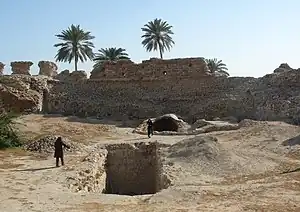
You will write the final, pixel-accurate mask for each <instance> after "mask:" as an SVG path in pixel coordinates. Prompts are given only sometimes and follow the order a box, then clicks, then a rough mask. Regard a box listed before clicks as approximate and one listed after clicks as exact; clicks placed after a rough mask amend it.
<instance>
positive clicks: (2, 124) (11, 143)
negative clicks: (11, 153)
mask: <svg viewBox="0 0 300 212" xmlns="http://www.w3.org/2000/svg"><path fill="white" fill-rule="evenodd" d="M16 117H17V115H15V114H11V113H2V114H0V149H6V148H11V147H20V146H21V145H22V143H21V141H20V139H19V137H18V135H17V134H16V132H15V130H14V129H13V127H12V125H13V124H14V121H13V119H14V118H16Z"/></svg>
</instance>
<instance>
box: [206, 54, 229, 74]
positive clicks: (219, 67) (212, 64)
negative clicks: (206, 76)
mask: <svg viewBox="0 0 300 212" xmlns="http://www.w3.org/2000/svg"><path fill="white" fill-rule="evenodd" d="M205 61H206V63H207V66H208V68H209V70H210V71H211V72H212V73H216V72H218V73H222V74H225V75H227V76H229V73H228V72H227V70H228V69H227V67H226V64H225V63H223V61H222V60H218V59H217V58H214V59H205Z"/></svg>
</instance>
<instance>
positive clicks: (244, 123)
mask: <svg viewBox="0 0 300 212" xmlns="http://www.w3.org/2000/svg"><path fill="white" fill-rule="evenodd" d="M258 125H259V126H267V125H269V123H268V122H267V121H255V120H251V119H244V120H242V121H240V122H239V126H240V127H253V126H258Z"/></svg>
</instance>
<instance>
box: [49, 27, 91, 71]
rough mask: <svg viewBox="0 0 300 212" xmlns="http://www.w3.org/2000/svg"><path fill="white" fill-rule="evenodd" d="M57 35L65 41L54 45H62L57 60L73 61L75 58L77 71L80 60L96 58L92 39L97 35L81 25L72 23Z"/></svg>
mask: <svg viewBox="0 0 300 212" xmlns="http://www.w3.org/2000/svg"><path fill="white" fill-rule="evenodd" d="M55 36H56V37H57V38H58V39H60V40H62V41H63V43H58V44H55V45H54V47H60V49H58V51H57V55H56V56H55V58H56V61H58V62H69V63H71V62H72V61H73V60H74V63H75V71H77V70H78V68H77V65H78V61H79V60H80V61H81V62H85V61H87V60H88V59H90V60H92V59H93V58H94V53H93V48H94V44H93V43H92V42H91V40H92V39H94V38H95V37H94V36H92V35H91V32H85V31H84V30H83V29H81V28H80V26H79V25H77V26H75V25H73V24H72V25H71V26H70V27H69V28H68V29H67V30H63V31H62V32H61V34H59V35H55Z"/></svg>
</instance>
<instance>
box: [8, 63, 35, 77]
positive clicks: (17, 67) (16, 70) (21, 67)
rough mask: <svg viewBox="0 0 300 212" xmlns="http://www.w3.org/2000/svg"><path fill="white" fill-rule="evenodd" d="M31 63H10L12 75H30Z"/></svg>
mask: <svg viewBox="0 0 300 212" xmlns="http://www.w3.org/2000/svg"><path fill="white" fill-rule="evenodd" d="M32 65H33V62H31V61H14V62H11V63H10V66H11V71H12V74H23V75H30V67H31V66H32Z"/></svg>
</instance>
